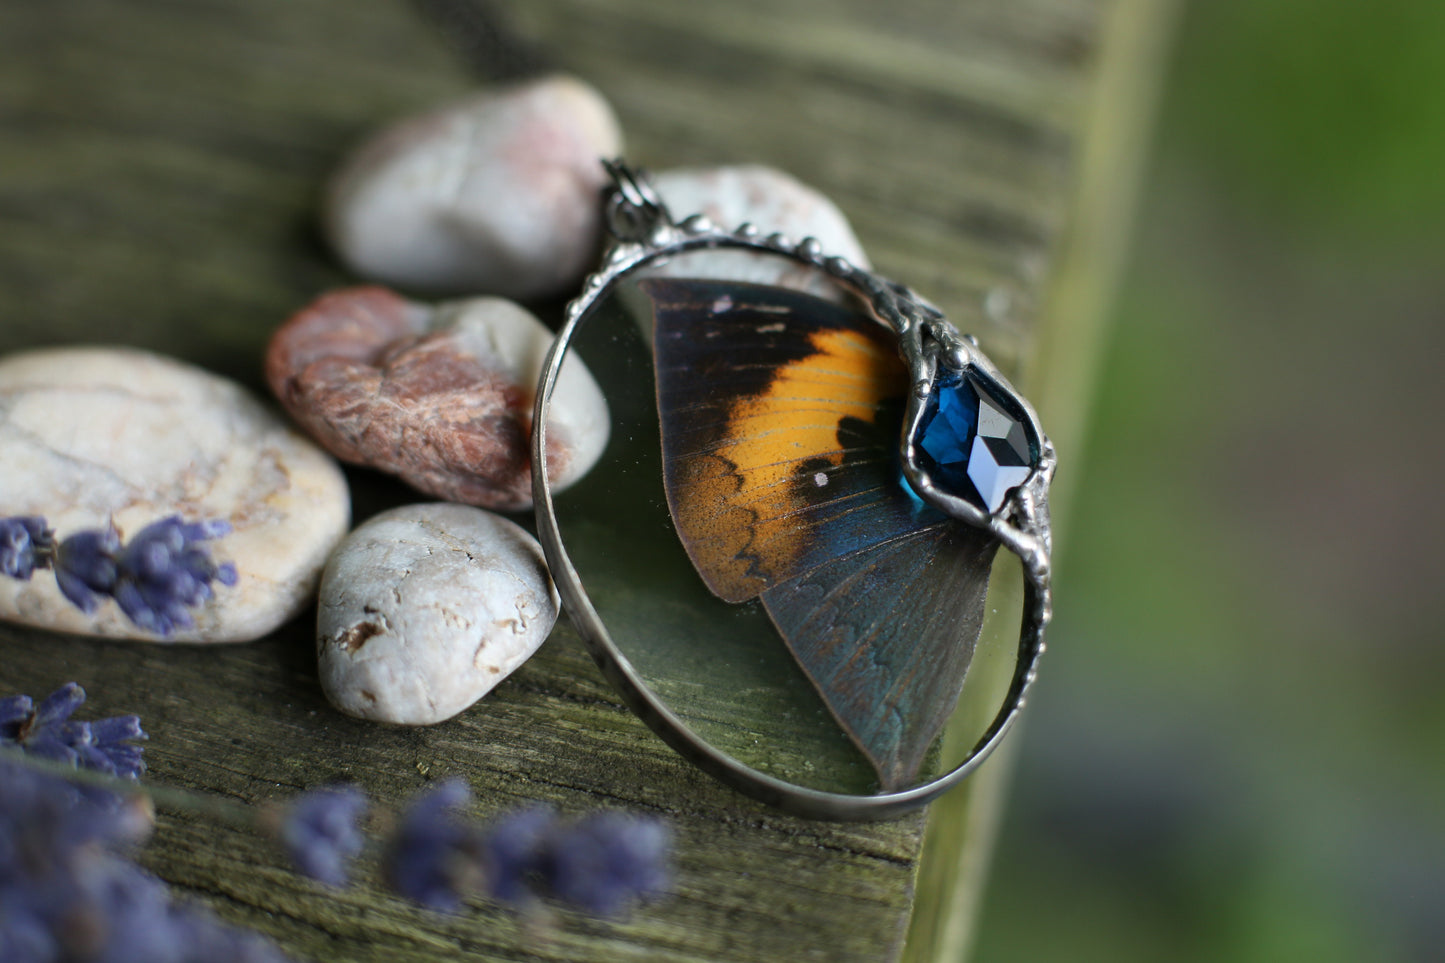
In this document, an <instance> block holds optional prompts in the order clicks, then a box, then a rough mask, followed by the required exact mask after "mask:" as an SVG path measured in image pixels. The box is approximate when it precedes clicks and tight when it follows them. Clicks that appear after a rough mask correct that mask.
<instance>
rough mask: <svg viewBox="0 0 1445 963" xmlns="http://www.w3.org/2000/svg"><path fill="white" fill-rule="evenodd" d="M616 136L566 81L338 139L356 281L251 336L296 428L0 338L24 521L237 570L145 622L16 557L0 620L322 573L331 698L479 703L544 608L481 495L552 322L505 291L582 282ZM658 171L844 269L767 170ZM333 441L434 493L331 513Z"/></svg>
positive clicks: (303, 595)
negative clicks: (156, 528)
mask: <svg viewBox="0 0 1445 963" xmlns="http://www.w3.org/2000/svg"><path fill="white" fill-rule="evenodd" d="M621 151H622V137H621V133H620V128H619V124H618V122H617V120H616V118H615V116H614V114H613V112H612V110H611V108H610V107H609V106H608V104H607V103H606V101H605V100H604V99H603V98H602V96H601V95H600V94H599V93H598V92H597V91H595V90H593V89H592V88H590V87H589V86H587V85H586V84H584V83H582V82H580V81H578V80H576V79H573V78H569V77H562V76H556V77H548V78H543V79H539V80H534V81H529V82H527V83H523V84H520V85H516V86H512V87H505V88H494V89H488V90H485V91H482V92H479V93H477V94H475V95H473V96H471V97H468V98H466V99H464V100H461V101H459V102H457V103H454V104H451V105H448V106H444V107H442V108H440V109H437V110H434V111H431V112H429V113H426V114H423V115H421V116H418V117H414V118H411V119H406V120H402V121H401V122H399V123H397V124H395V125H394V126H391V127H389V128H388V129H385V130H383V131H381V132H379V133H378V134H377V135H376V136H374V137H373V138H372V139H370V140H369V141H368V142H366V143H365V144H363V145H361V146H360V147H359V148H358V149H357V150H356V151H355V152H354V153H353V154H352V156H351V157H350V158H349V159H348V160H347V161H346V162H345V163H344V164H343V165H342V167H341V168H340V170H339V171H338V172H337V173H336V175H335V176H334V178H333V179H332V182H331V183H330V185H329V190H328V192H327V197H326V203H325V210H324V217H323V221H324V230H325V234H326V237H327V238H328V240H329V241H330V243H331V245H332V247H333V249H334V250H335V252H336V254H337V256H338V257H339V258H340V259H341V260H342V261H343V262H344V263H345V264H346V265H347V266H348V267H349V268H350V269H351V270H352V271H354V272H355V273H356V274H357V275H358V276H360V277H361V278H364V279H366V280H367V281H368V282H370V283H368V284H366V285H365V286H358V287H351V288H345V289H342V290H337V291H331V292H326V293H323V294H321V295H320V296H319V297H317V298H316V299H315V300H314V301H312V302H311V303H310V304H308V305H306V306H304V307H302V308H301V309H300V310H299V311H298V312H297V313H296V314H295V315H294V316H293V317H292V318H291V319H290V320H288V321H287V322H286V323H285V324H283V325H282V326H281V327H280V328H279V329H278V330H277V331H276V333H275V335H274V337H273V338H272V340H271V343H270V347H269V349H268V352H267V356H266V362H265V363H266V377H267V381H268V383H269V384H270V386H271V389H272V390H273V391H274V393H275V395H276V397H277V398H278V399H279V400H280V402H281V404H282V406H283V407H284V408H285V410H286V412H287V413H288V414H289V415H290V418H291V420H292V422H294V425H296V426H299V427H300V429H302V430H303V431H304V433H305V434H302V432H301V431H298V430H297V428H296V427H293V426H292V424H288V422H287V421H286V420H284V419H283V418H282V417H280V416H278V415H277V414H275V413H274V412H273V411H272V410H271V409H270V408H268V407H267V406H266V405H264V404H262V403H261V402H260V401H258V400H257V399H256V398H254V397H252V396H251V395H250V394H248V393H247V392H246V391H245V390H244V389H242V388H241V387H239V386H238V385H236V384H233V383H231V382H229V381H227V380H225V379H222V378H219V377H217V376H215V375H213V374H209V373H207V372H205V371H202V370H200V369H197V368H195V367H192V366H190V365H187V364H184V363H182V362H179V361H176V360H173V359H170V358H165V357H161V356H158V355H155V354H151V353H146V352H141V351H135V350H128V349H124V348H108V347H107V348H102V347H75V348H62V349H50V350H39V351H29V352H24V353H19V354H14V355H11V356H8V357H5V358H0V463H3V464H4V465H5V471H4V473H3V478H0V516H4V517H13V518H28V517H39V516H44V518H45V520H46V524H47V525H48V526H49V529H47V532H50V531H53V532H58V533H60V535H62V536H63V535H65V534H67V533H69V532H73V531H82V532H99V533H113V536H112V535H97V536H95V538H96V539H99V540H100V541H104V540H105V539H106V538H110V539H111V540H112V541H113V542H114V544H115V546H116V548H115V551H116V552H120V551H122V549H121V548H120V546H121V538H122V536H123V535H127V534H135V533H137V532H140V531H142V530H144V529H145V528H146V526H147V525H149V524H151V523H153V522H155V521H156V520H157V519H162V518H171V517H173V516H175V517H179V518H180V519H184V520H185V521H186V522H187V523H202V522H204V523H208V524H209V523H214V524H216V525H217V526H219V525H222V524H224V525H226V526H229V528H228V533H227V534H225V535H224V537H221V538H218V539H216V540H215V541H214V542H212V543H211V546H210V547H211V550H212V552H213V554H214V555H215V557H216V559H217V560H218V563H219V564H220V565H222V566H225V568H224V569H221V570H220V571H223V572H225V573H227V574H233V575H234V579H233V582H234V584H224V585H219V586H218V587H217V588H216V590H215V591H214V592H213V593H212V594H211V595H210V597H209V598H207V599H206V600H205V601H204V603H203V604H201V605H200V606H199V607H197V608H195V609H194V610H191V611H190V613H189V617H188V618H182V619H178V620H174V621H166V622H161V623H157V622H151V623H149V624H148V625H142V624H138V623H137V622H136V621H134V620H133V619H132V618H128V617H127V611H126V610H122V608H121V607H120V606H118V605H114V604H101V605H95V606H92V607H91V609H92V610H91V611H89V612H87V611H83V610H82V609H81V608H79V607H77V605H75V604H72V603H71V600H69V599H68V598H67V596H66V594H64V593H63V592H62V591H61V590H60V587H59V586H58V585H57V582H56V580H55V579H46V578H31V577H28V576H29V572H28V570H27V575H26V577H24V578H21V577H11V578H0V618H5V619H11V620H16V621H20V622H25V623H28V624H31V625H39V626H44V627H48V628H54V629H59V630H62V631H67V632H75V633H86V634H93V635H102V636H113V637H125V638H135V639H147V640H175V641H186V642H198V643H216V642H239V641H246V640H251V639H256V638H259V637H261V636H263V635H266V634H267V633H269V632H270V631H272V630H273V629H275V628H276V627H277V626H279V625H281V624H282V623H284V622H286V621H287V620H289V619H292V618H294V617H295V616H297V615H298V614H300V613H301V612H302V611H303V610H305V609H306V608H307V607H308V605H309V604H310V603H311V601H312V600H313V599H315V598H316V594H317V591H318V586H319V591H320V605H319V617H318V626H317V653H318V659H319V663H320V678H321V681H322V685H323V687H324V689H325V691H326V694H327V696H328V698H329V699H330V700H331V701H332V703H333V704H334V705H336V707H337V708H339V709H340V710H341V711H343V712H346V713H349V714H351V715H355V716H360V717H363V718H368V719H376V720H380V721H385V722H392V723H403V724H414V725H420V724H429V723H435V722H439V721H442V720H444V719H448V718H450V717H452V716H454V715H456V714H457V713H459V712H461V711H463V710H465V709H466V708H467V707H468V706H470V705H472V704H473V703H475V702H476V701H477V700H478V699H480V698H481V697H482V696H483V695H485V694H486V693H487V692H489V691H490V690H491V689H492V688H493V687H494V686H496V685H497V683H498V682H500V681H501V680H502V679H504V678H505V677H506V676H507V675H508V674H509V673H510V672H512V671H513V670H514V669H516V668H517V667H518V666H519V665H521V664H522V662H524V661H525V660H526V659H527V658H528V657H529V656H530V655H532V653H534V652H535V651H536V650H537V648H538V647H539V646H540V645H541V644H542V643H543V641H544V640H545V639H546V637H547V635H548V633H549V632H550V631H551V629H552V626H553V624H554V623H555V621H556V619H557V615H558V598H557V594H556V591H555V589H554V588H553V586H552V584H551V580H550V578H549V576H548V574H547V570H546V566H545V564H544V561H543V556H542V552H541V549H540V546H538V544H537V542H536V541H535V540H534V539H533V538H532V537H531V536H530V535H529V534H527V532H525V531H524V530H523V529H522V528H520V527H519V526H518V525H516V524H515V523H513V522H511V521H509V520H507V519H505V518H502V517H500V516H499V515H497V514H495V512H499V511H500V512H519V511H526V510H527V509H529V508H530V507H531V482H530V476H531V466H530V457H529V444H530V442H529V436H530V431H531V413H532V399H533V393H534V390H535V386H536V383H537V379H538V376H539V374H540V370H541V365H542V361H543V358H544V357H545V355H546V353H547V350H548V348H549V346H550V344H551V340H552V333H551V332H550V331H549V330H548V329H547V327H546V326H545V325H544V324H542V322H541V321H539V320H538V319H537V318H536V317H534V316H533V315H532V314H531V313H530V312H529V311H528V310H527V309H526V308H524V307H523V306H522V305H520V304H518V303H516V301H514V300H510V299H514V298H515V299H523V300H534V299H546V298H555V297H558V296H562V295H565V294H567V293H569V292H572V291H575V290H577V289H578V288H579V287H580V285H581V281H582V278H583V276H584V274H585V272H586V271H587V270H588V269H589V268H590V267H591V265H593V264H594V263H595V262H596V260H597V258H598V256H599V254H600V252H601V249H602V243H603V238H602V233H603V231H602V223H601V204H600V192H601V190H602V188H603V186H604V181H605V172H604V170H603V168H602V165H601V164H600V163H599V159H600V158H606V157H615V156H618V155H620V154H621ZM656 183H657V187H658V189H659V192H660V193H661V194H662V196H663V198H664V199H665V200H666V201H667V203H668V205H669V207H670V208H671V210H672V211H673V212H674V213H675V214H678V215H682V216H685V215H687V214H691V213H702V214H705V215H706V216H708V217H709V218H710V219H711V220H712V221H713V222H714V223H718V224H722V225H737V224H741V223H743V222H745V221H751V222H753V223H756V224H758V225H760V226H763V227H765V228H766V229H768V230H778V231H781V232H783V233H785V234H788V235H790V236H793V237H804V236H809V235H811V236H814V237H818V238H819V239H820V240H821V241H822V243H823V245H824V247H825V249H826V250H828V251H830V252H831V253H836V254H840V255H842V256H844V257H847V258H848V259H850V260H852V261H853V262H854V263H857V264H860V265H866V264H867V258H866V257H865V255H864V254H863V251H862V250H861V248H860V247H859V245H858V242H857V240H856V239H855V238H854V236H853V233H852V230H851V229H850V228H849V226H848V224H847V221H846V220H845V219H844V217H843V215H842V214H841V213H840V212H839V211H838V209H837V208H836V207H835V206H834V205H833V204H832V203H831V202H829V201H828V200H827V199H826V198H824V197H823V196H822V195H820V194H818V193H817V192H816V191H814V190H812V189H810V188H808V187H806V186H804V185H803V184H800V183H799V182H797V181H796V180H794V179H792V178H791V177H789V176H787V175H785V174H783V173H781V172H778V171H775V170H771V169H768V168H763V167H733V168H726V167H725V168H713V169H692V170H676V171H664V172H661V173H660V174H659V175H658V176H657V178H656ZM381 285H397V286H399V287H401V288H403V289H404V290H406V291H408V292H410V293H411V294H413V295H416V296H429V297H440V298H444V299H445V298H456V299H455V300H440V301H437V302H434V303H433V302H426V301H420V300H414V299H413V298H412V297H405V296H403V295H401V294H398V293H396V292H395V291H393V290H391V289H390V288H388V287H384V286H381ZM552 418H553V419H555V420H554V421H549V423H548V439H549V452H548V455H549V461H548V464H549V470H551V471H552V472H553V477H552V478H551V481H552V484H553V487H554V488H555V489H561V488H565V487H566V486H568V485H570V484H573V483H575V482H576V481H577V480H578V479H580V478H581V477H582V476H583V475H585V474H586V473H587V471H588V470H589V469H590V468H591V467H592V466H593V465H594V464H595V463H596V462H597V460H598V459H599V457H600V456H601V454H602V452H603V450H604V448H605V447H606V444H607V440H608V435H609V430H610V420H609V416H608V411H607V404H606V401H605V399H604V398H603V396H602V392H601V391H600V389H599V388H598V386H597V383H596V382H595V381H594V380H593V378H592V376H591V374H590V373H588V372H587V371H586V369H585V368H584V367H582V366H581V365H569V366H568V369H567V371H566V372H565V373H564V377H563V379H562V382H561V384H559V386H558V390H557V393H556V395H555V397H554V401H553V405H552ZM307 436H309V437H307ZM328 453H329V454H328ZM332 456H335V458H339V459H341V460H343V461H346V462H350V463H353V464H357V465H364V466H368V467H370V468H374V469H377V470H380V471H384V472H389V473H391V474H394V475H396V476H397V477H399V478H401V479H402V480H404V481H405V482H406V483H407V484H409V485H411V486H412V487H413V488H415V489H417V490H418V491H419V492H422V493H424V494H425V495H426V496H428V497H429V498H431V499H439V500H440V501H431V502H426V503H421V504H416V505H409V506H405V507H401V508H396V509H393V510H391V511H387V512H384V513H382V514H380V515H377V516H376V517H373V518H371V519H369V520H367V521H366V522H365V523H364V524H362V525H361V526H360V527H358V528H357V529H356V530H355V531H352V532H350V534H348V529H349V527H350V500H349V493H348V490H347V485H346V480H345V476H344V475H343V474H342V472H341V470H340V468H339V467H338V465H337V463H336V461H335V460H334V459H333V457H332ZM217 530H219V528H218V529H217ZM16 531H17V532H18V533H20V534H22V535H23V534H24V529H23V526H19V527H16ZM17 537H18V536H17ZM47 537H49V536H48V535H47ZM4 551H5V546H3V545H0V556H3V553H4ZM12 554H13V553H12ZM17 557H18V556H17ZM118 557H119V556H117V558H118ZM109 558H111V556H105V557H104V558H102V559H101V561H102V563H105V562H106V559H109ZM43 561H44V559H42V562H43ZM157 564H159V563H157ZM158 571H160V572H161V574H162V575H164V574H165V569H164V567H163V566H162V567H161V568H160V569H158ZM7 574H13V573H9V572H7ZM57 575H58V576H63V575H64V568H63V566H62V570H61V571H59V572H57ZM112 578H113V577H112ZM117 597H119V596H117ZM187 622H188V623H189V624H186V623H187Z"/></svg>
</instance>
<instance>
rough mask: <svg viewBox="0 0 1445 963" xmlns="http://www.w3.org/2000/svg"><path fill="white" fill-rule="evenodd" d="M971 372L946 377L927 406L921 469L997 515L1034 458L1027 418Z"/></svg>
mask: <svg viewBox="0 0 1445 963" xmlns="http://www.w3.org/2000/svg"><path fill="white" fill-rule="evenodd" d="M1011 407H1016V406H1011V405H1008V404H1007V403H1005V402H1004V401H1002V400H1000V398H999V397H998V396H997V395H996V394H995V393H994V392H993V391H991V390H990V389H989V388H988V386H987V385H985V384H984V382H983V381H982V380H981V379H979V378H978V377H976V376H974V375H972V374H964V373H962V372H948V373H945V374H944V375H943V376H942V377H941V378H940V379H939V380H938V381H937V382H936V383H935V384H934V388H933V392H932V394H931V395H930V396H929V398H928V400H927V401H926V402H925V403H924V408H923V417H922V419H921V420H920V421H919V431H918V436H917V445H918V448H919V459H918V461H919V467H921V468H922V469H923V471H924V474H926V475H927V476H928V477H929V479H931V480H932V482H933V483H934V484H935V485H937V486H938V487H939V488H941V489H943V490H944V491H947V492H948V493H950V494H952V495H957V496H959V497H961V498H965V499H967V500H968V501H971V502H973V503H974V504H975V505H977V506H979V507H980V508H982V509H983V510H984V511H987V512H996V511H998V510H999V509H1000V508H1001V507H1002V506H1003V503H1004V501H1005V499H1007V498H1008V494H1009V492H1010V491H1012V490H1013V489H1015V488H1017V487H1018V486H1019V485H1021V484H1023V482H1024V481H1025V480H1026V479H1027V478H1028V477H1029V473H1030V472H1032V471H1033V463H1034V461H1035V460H1036V456H1035V454H1034V449H1035V445H1034V444H1033V443H1032V442H1031V441H1030V439H1029V436H1028V431H1027V429H1026V428H1025V427H1024V423H1023V419H1022V418H1021V417H1019V416H1018V415H1016V414H1014V413H1012V412H1011V411H1010V410H1009V409H1010V408H1011Z"/></svg>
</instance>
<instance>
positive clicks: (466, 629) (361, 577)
mask: <svg viewBox="0 0 1445 963" xmlns="http://www.w3.org/2000/svg"><path fill="white" fill-rule="evenodd" d="M557 611H558V600H557V592H556V590H555V589H554V588H553V586H552V580H551V577H550V576H549V575H548V574H547V566H546V562H545V561H544V560H543V556H542V547H541V546H540V545H538V544H537V541H536V539H534V538H532V536H530V535H528V534H527V533H526V532H525V531H524V530H523V529H521V528H520V527H519V526H517V525H515V524H514V523H512V522H509V521H507V520H506V519H504V518H501V517H499V516H497V515H493V514H491V513H490V512H486V511H483V510H482V509H479V508H471V507H468V506H465V505H455V504H450V503H434V504H426V505H407V506H403V507H401V508H396V509H392V510H391V511H387V512H382V513H381V514H380V515H377V516H375V517H373V518H371V519H370V520H368V521H367V522H366V523H365V524H363V525H361V526H360V527H358V528H357V529H356V531H354V532H352V533H351V535H349V536H348V537H347V538H346V540H345V541H344V542H342V543H341V545H340V547H338V548H337V550H336V552H335V553H334V554H333V555H332V557H331V561H330V562H329V563H327V566H326V573H325V575H324V576H323V577H322V580H321V604H320V610H319V612H318V615H317V628H316V654H317V661H318V663H319V668H320V676H321V687H322V688H323V689H324V690H325V692H326V697H327V698H328V699H330V700H331V703H332V705H334V706H336V707H337V708H338V709H340V710H341V711H342V712H345V713H347V714H348V715H353V716H358V717H360V718H363V719H372V720H375V721H378V722H393V723H401V724H404V725H429V724H431V723H434V722H441V721H443V720H445V719H450V718H451V717H452V716H454V715H456V714H457V713H459V712H461V711H462V710H464V709H466V708H467V707H468V706H470V705H472V703H474V702H476V701H477V700H478V699H480V698H481V697H482V696H484V695H486V694H487V693H488V692H490V691H491V690H492V688H493V687H494V686H496V684H497V683H498V682H500V681H502V680H503V679H505V678H506V677H507V676H508V675H509V674H511V672H512V671H513V670H514V669H516V668H517V667H518V666H519V665H521V664H522V663H523V662H525V661H526V660H527V658H528V657H530V656H531V655H532V653H533V652H535V651H537V648H538V647H539V646H540V645H541V644H542V643H543V642H544V641H546V638H547V634H548V633H549V632H551V631H552V626H553V625H554V624H555V623H556V621H557Z"/></svg>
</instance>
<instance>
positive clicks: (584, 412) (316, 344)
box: [266, 286, 608, 511]
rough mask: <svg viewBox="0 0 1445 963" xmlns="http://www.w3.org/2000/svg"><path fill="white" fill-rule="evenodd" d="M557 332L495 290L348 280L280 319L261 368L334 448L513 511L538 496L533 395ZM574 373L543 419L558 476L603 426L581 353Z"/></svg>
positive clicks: (571, 475) (451, 495)
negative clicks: (419, 289) (406, 294)
mask: <svg viewBox="0 0 1445 963" xmlns="http://www.w3.org/2000/svg"><path fill="white" fill-rule="evenodd" d="M551 340H552V335H551V332H549V331H548V330H547V329H546V328H545V327H544V326H543V325H542V323H541V322H540V321H538V320H536V319H535V318H533V317H532V316H531V315H530V314H528V313H527V311H526V310H524V309H523V308H521V307H520V306H518V305H516V304H513V303H512V302H510V301H506V300H503V299H500V298H477V299H472V300H467V301H455V302H447V303H444V304H441V305H437V306H431V305H426V304H421V303H418V302H415V301H409V300H407V299H405V298H403V297H400V296H399V295H397V294H395V293H393V292H391V291H389V290H387V289H386V288H382V287H374V286H369V287H356V288H345V289H342V290H339V291H333V292H330V293H328V294H325V295H322V296H321V297H319V298H317V299H316V300H315V301H314V302H312V303H311V304H309V305H307V306H306V307H305V308H303V309H302V310H301V311H300V312H298V313H297V314H296V315H295V316H294V317H293V318H291V320H290V321H288V322H287V323H286V324H285V325H284V326H282V327H281V329H280V330H278V331H277V332H276V334H275V336H274V337H272V339H271V345H270V348H269V350H268V351H267V355H266V377H267V380H268V381H269V382H270V385H271V390H272V391H274V392H275V393H276V397H277V398H279V399H280V400H281V403H282V404H283V405H285V407H286V409H287V411H289V412H290V413H291V415H292V417H294V418H295V419H296V420H297V421H298V422H299V423H300V424H301V425H302V426H303V427H304V428H305V429H306V430H307V431H308V432H310V434H311V435H312V436H313V437H314V438H316V440H317V441H319V442H320V443H321V444H322V445H324V446H325V447H326V448H327V449H329V450H330V451H331V452H332V453H333V454H334V455H336V456H337V457H338V458H342V459H344V460H346V461H349V462H353V463H356V464H361V465H367V466H370V467H372V468H377V469H380V470H382V471H385V472H390V473H391V474H394V475H397V476H399V477H401V478H402V479H403V480H404V481H406V482H407V483H408V484H410V485H412V486H413V487H415V488H417V489H419V490H421V491H423V492H426V493H427V494H429V495H433V496H435V497H438V498H443V499H446V500H447V501H455V502H464V503H467V504H471V505H480V506H482V507H485V508H494V509H503V510H512V511H518V510H523V509H526V508H528V507H530V505H531V503H532V487H531V484H532V483H531V458H530V455H529V451H528V448H529V445H530V440H529V439H530V433H531V423H532V399H533V391H534V388H535V385H536V382H537V377H538V374H539V373H540V371H541V366H542V360H543V358H544V357H545V355H546V352H547V349H548V347H549V346H550V344H551ZM568 367H569V369H573V367H574V366H572V365H569V366H568ZM569 380H570V384H569V385H568V386H566V387H567V390H566V391H565V392H563V391H562V390H561V389H562V387H563V386H561V385H559V392H558V394H557V395H556V396H554V402H553V411H554V412H555V413H556V414H555V420H554V422H549V424H548V438H547V441H548V451H547V458H548V466H549V471H550V474H551V481H552V484H553V485H554V486H559V487H565V486H566V485H568V484H570V483H571V482H573V481H575V480H576V479H577V478H579V477H581V476H582V475H583V474H585V473H586V471H587V470H588V469H589V468H591V467H592V464H593V463H594V462H595V461H596V459H597V457H598V456H599V455H600V454H601V452H602V448H603V447H604V446H605V445H606V441H607V434H608V416H607V405H606V402H605V401H604V400H603V398H602V392H601V390H600V389H599V388H598V387H597V384H596V382H595V381H593V380H592V376H591V375H590V374H589V373H587V372H586V370H585V369H584V368H582V367H581V366H580V365H577V366H575V373H572V376H571V378H570V379H569Z"/></svg>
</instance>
